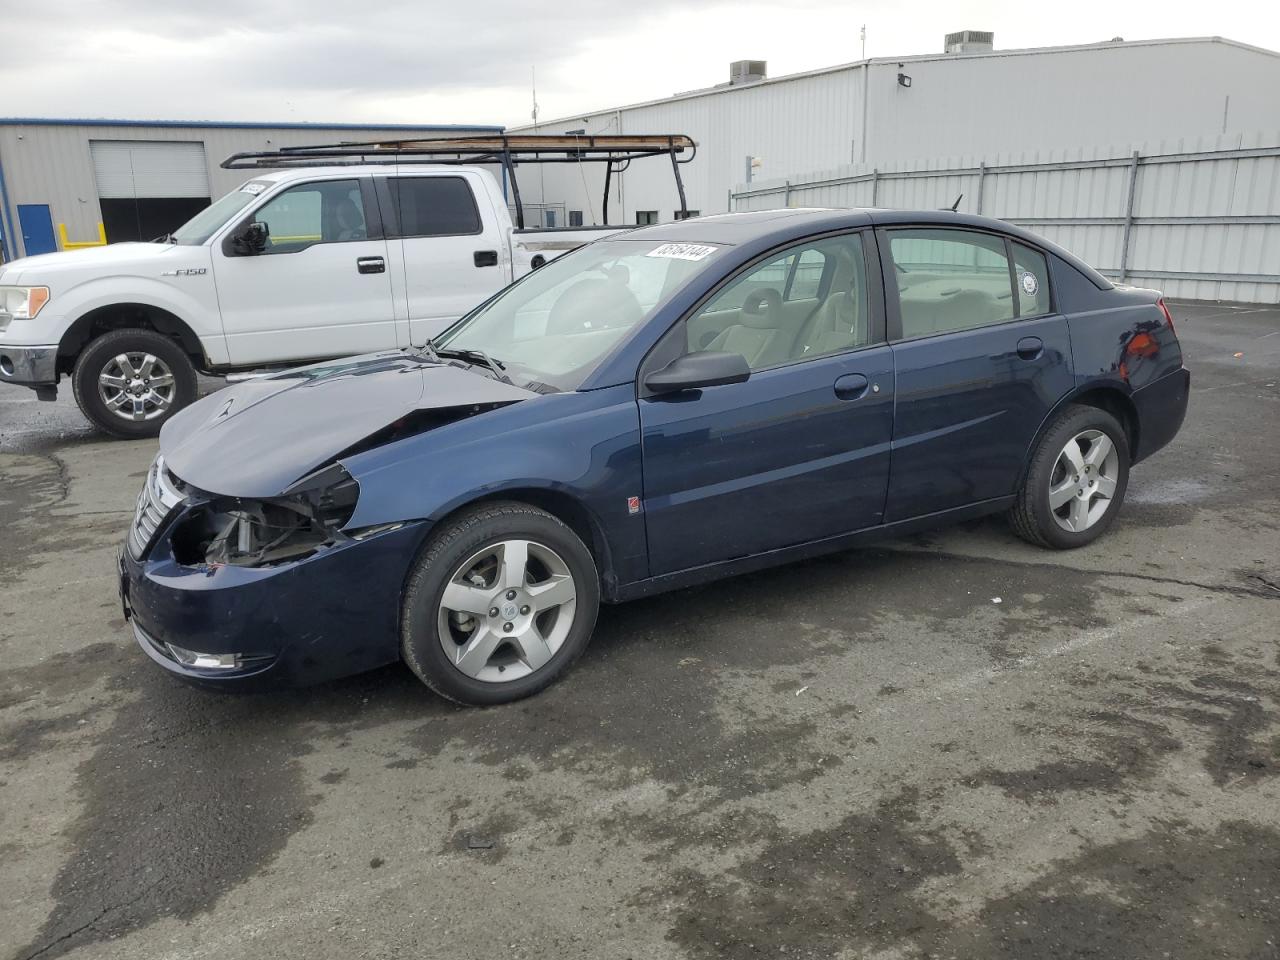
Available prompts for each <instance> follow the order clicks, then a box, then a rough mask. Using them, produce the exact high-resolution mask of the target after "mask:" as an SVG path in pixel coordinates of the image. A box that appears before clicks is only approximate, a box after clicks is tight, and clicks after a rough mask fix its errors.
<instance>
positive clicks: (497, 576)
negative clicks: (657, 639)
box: [401, 502, 600, 706]
mask: <svg viewBox="0 0 1280 960" xmlns="http://www.w3.org/2000/svg"><path fill="white" fill-rule="evenodd" d="M599 605H600V580H599V574H598V572H597V570H596V565H595V561H594V560H593V559H592V556H591V552H590V551H589V550H588V549H587V548H586V546H585V545H584V544H583V543H582V541H581V540H580V539H579V538H578V537H577V535H576V534H575V533H574V532H573V531H572V530H570V529H569V527H567V526H565V524H563V523H561V522H560V521H559V520H557V519H556V518H555V517H553V516H552V515H551V514H549V513H547V512H546V511H544V510H539V509H538V508H536V507H532V506H529V505H528V504H524V503H516V502H499V503H487V504H483V505H481V506H478V507H476V508H475V509H472V510H469V511H467V512H465V513H463V514H461V515H459V516H458V517H457V518H456V519H454V520H451V521H449V522H447V523H446V524H444V525H443V526H442V528H441V529H440V530H439V531H437V532H436V533H435V534H434V535H433V536H432V538H431V540H430V541H429V542H428V543H427V545H426V547H425V548H424V549H423V552H422V555H421V556H420V557H419V558H418V560H417V562H416V564H415V565H414V569H413V572H412V573H411V574H410V577H409V583H408V587H407V589H406V591H405V599H404V607H403V610H402V614H401V649H402V652H403V655H404V660H405V662H406V663H407V664H408V665H409V668H410V669H411V670H412V671H413V672H414V673H415V674H417V676H418V678H419V679H420V680H422V682H423V683H425V684H426V685H427V686H428V687H430V688H431V689H432V690H434V691H435V692H436V693H438V694H440V696H442V697H446V698H447V699H449V700H453V701H456V702H458V703H466V704H473V705H476V706H485V705H490V704H498V703H508V702H510V701H512V700H519V699H521V698H522V697H527V696H530V695H532V694H534V693H537V692H538V691H540V690H542V689H543V688H545V687H546V686H548V685H549V684H550V683H552V682H553V681H554V680H556V679H557V678H558V677H560V676H561V675H562V674H563V673H564V672H565V671H566V670H567V669H568V668H569V666H570V665H571V664H572V663H573V662H574V661H575V660H576V659H577V658H578V657H579V656H580V655H581V654H582V651H583V650H585V649H586V646H587V642H588V641H589V640H590V639H591V632H592V630H594V629H595V622H596V613H597V611H598V609H599Z"/></svg>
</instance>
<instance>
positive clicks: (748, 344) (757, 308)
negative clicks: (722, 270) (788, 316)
mask: <svg viewBox="0 0 1280 960" xmlns="http://www.w3.org/2000/svg"><path fill="white" fill-rule="evenodd" d="M781 324H782V294H781V293H779V292H778V291H777V290H775V289H774V288H773V287H760V288H759V289H756V290H752V291H751V292H750V293H749V294H747V298H746V300H744V301H743V303H742V309H741V310H740V311H739V314H738V322H737V323H734V324H730V325H729V326H727V327H725V328H724V329H723V330H721V331H720V333H718V334H717V335H716V337H715V339H713V340H712V341H711V342H710V343H709V344H707V346H706V349H707V350H718V351H724V352H726V353H740V354H742V356H744V357H746V359H747V365H748V366H749V367H751V368H752V369H756V368H758V367H767V366H769V365H770V364H773V363H777V362H779V361H781V360H784V359H786V346H787V345H786V343H785V342H784V338H783V336H782V331H781V330H780V329H779V327H780V326H781Z"/></svg>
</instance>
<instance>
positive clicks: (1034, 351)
mask: <svg viewBox="0 0 1280 960" xmlns="http://www.w3.org/2000/svg"><path fill="white" fill-rule="evenodd" d="M1042 353H1044V341H1043V340H1041V339H1040V338H1039V337H1023V338H1022V339H1021V340H1019V341H1018V356H1020V357H1021V358H1022V359H1023V360H1038V359H1039V358H1040V354H1042Z"/></svg>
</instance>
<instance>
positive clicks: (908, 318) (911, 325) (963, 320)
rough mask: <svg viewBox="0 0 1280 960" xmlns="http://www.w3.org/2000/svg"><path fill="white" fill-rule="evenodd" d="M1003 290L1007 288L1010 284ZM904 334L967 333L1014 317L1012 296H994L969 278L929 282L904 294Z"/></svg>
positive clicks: (902, 296)
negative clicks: (950, 331) (970, 329)
mask: <svg viewBox="0 0 1280 960" xmlns="http://www.w3.org/2000/svg"><path fill="white" fill-rule="evenodd" d="M1004 287H1006V288H1007V287H1008V283H1007V281H1006V282H1005V283H1004ZM898 302H899V303H900V304H901V306H902V335H903V336H904V337H908V338H909V337H921V336H929V335H930V334H934V333H945V332H946V331H948V330H966V329H969V328H971V327H980V326H984V325H986V324H988V323H995V322H998V321H1000V320H1004V319H1009V318H1011V317H1012V316H1013V310H1012V302H1011V299H1010V294H1009V293H1007V292H1004V290H1003V289H1001V292H1000V293H992V292H990V291H987V290H982V289H978V288H977V287H975V286H973V285H971V282H970V281H969V279H968V278H964V279H963V280H960V279H946V278H943V279H937V280H928V281H925V282H922V283H916V284H915V285H913V286H911V287H908V288H907V289H905V290H903V291H902V292H901V295H900V296H899V298H898Z"/></svg>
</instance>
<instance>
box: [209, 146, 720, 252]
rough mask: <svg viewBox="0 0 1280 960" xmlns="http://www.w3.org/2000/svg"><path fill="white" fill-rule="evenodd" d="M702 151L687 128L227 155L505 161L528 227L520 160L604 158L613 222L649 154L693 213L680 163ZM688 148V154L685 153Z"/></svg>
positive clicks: (282, 163) (243, 165)
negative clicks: (614, 200)
mask: <svg viewBox="0 0 1280 960" xmlns="http://www.w3.org/2000/svg"><path fill="white" fill-rule="evenodd" d="M697 152H698V145H697V144H696V143H694V142H693V140H692V139H691V138H690V137H687V136H685V135H683V134H630V135H614V136H603V137H596V136H585V135H582V136H579V135H577V134H563V135H561V134H545V135H544V134H511V135H507V134H503V135H499V136H479V137H443V138H439V139H428V140H371V141H366V142H360V143H334V144H316V145H313V146H304V147H281V148H279V149H277V150H255V151H250V152H247V153H233V154H232V155H231V156H229V157H227V159H226V160H224V161H222V167H223V168H224V169H226V170H260V169H264V168H266V169H270V168H280V167H313V166H317V167H325V166H335V167H341V166H363V165H366V164H381V165H386V166H395V165H397V164H401V163H413V162H415V161H419V160H425V161H427V162H429V163H438V164H446V165H449V164H453V165H457V164H466V163H501V164H502V168H503V171H504V172H505V174H506V177H507V180H508V181H509V182H510V184H511V193H512V198H513V200H514V201H515V208H516V226H517V228H519V229H524V207H523V206H522V204H521V202H520V185H519V184H518V183H517V182H516V176H515V167H516V164H517V163H603V164H606V166H605V174H604V204H603V208H602V210H601V218H602V219H603V220H604V225H605V226H607V225H608V223H609V184H610V181H611V180H612V179H613V175H614V174H615V173H622V172H623V171H624V170H626V169H627V167H629V166H630V165H631V161H632V160H641V159H644V158H646V157H662V156H667V157H670V158H671V170H672V173H673V174H674V175H675V178H676V190H677V191H678V192H679V194H680V215H681V216H682V217H684V216H687V215H688V212H689V208H688V203H687V201H686V199H685V193H684V181H683V180H682V179H681V177H680V165H681V164H685V163H688V162H689V161H690V160H692V159H693V158H694V157H695V156H696V155H697ZM682 154H685V156H681V155H682Z"/></svg>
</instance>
